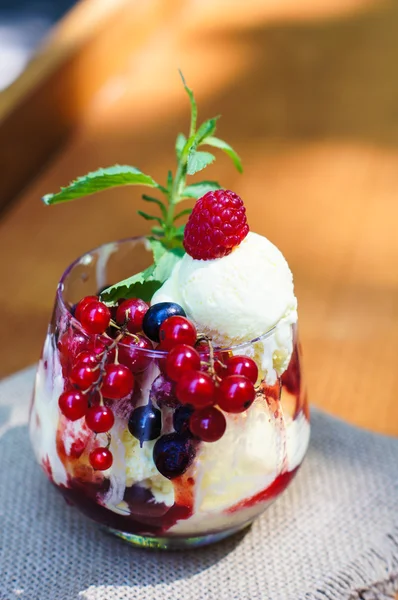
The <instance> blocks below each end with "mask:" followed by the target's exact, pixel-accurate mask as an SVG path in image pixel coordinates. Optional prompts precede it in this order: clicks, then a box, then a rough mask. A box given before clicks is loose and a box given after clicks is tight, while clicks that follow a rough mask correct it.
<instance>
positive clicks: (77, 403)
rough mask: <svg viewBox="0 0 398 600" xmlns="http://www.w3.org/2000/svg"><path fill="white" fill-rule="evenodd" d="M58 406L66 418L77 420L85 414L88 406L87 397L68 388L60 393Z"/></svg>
mask: <svg viewBox="0 0 398 600" xmlns="http://www.w3.org/2000/svg"><path fill="white" fill-rule="evenodd" d="M58 406H59V408H60V411H61V412H62V414H63V415H64V416H65V417H66V418H67V419H69V420H70V421H77V420H78V419H81V418H82V417H84V415H85V414H86V411H87V408H88V404H87V398H86V396H85V395H84V394H82V393H81V392H79V391H77V390H70V391H67V392H63V393H62V394H61V395H60V397H59V400H58Z"/></svg>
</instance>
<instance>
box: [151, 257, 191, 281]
mask: <svg viewBox="0 0 398 600" xmlns="http://www.w3.org/2000/svg"><path fill="white" fill-rule="evenodd" d="M183 255H184V249H183V248H173V249H172V250H168V251H167V252H165V253H164V254H163V255H162V257H161V259H160V260H159V262H158V263H157V264H156V265H155V270H154V273H153V277H154V278H155V279H157V280H159V281H161V282H162V283H163V282H164V281H166V279H168V278H169V277H170V275H171V272H172V270H173V268H174V265H176V264H177V263H178V261H179V260H181V258H182V256H183Z"/></svg>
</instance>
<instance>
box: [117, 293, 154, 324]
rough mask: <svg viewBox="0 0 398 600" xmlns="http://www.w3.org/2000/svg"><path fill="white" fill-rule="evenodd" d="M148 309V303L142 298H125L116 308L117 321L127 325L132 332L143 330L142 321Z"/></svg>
mask: <svg viewBox="0 0 398 600" xmlns="http://www.w3.org/2000/svg"><path fill="white" fill-rule="evenodd" d="M148 309H149V306H148V304H147V303H146V302H144V301H143V300H141V299H140V298H130V299H129V300H123V302H122V303H121V304H119V306H118V307H117V310H116V322H117V323H118V324H119V325H126V327H127V329H128V330H129V332H130V333H138V332H139V331H142V323H143V320H144V317H145V315H146V313H147V312H148Z"/></svg>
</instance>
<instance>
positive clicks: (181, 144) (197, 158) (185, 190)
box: [43, 71, 242, 304]
mask: <svg viewBox="0 0 398 600" xmlns="http://www.w3.org/2000/svg"><path fill="white" fill-rule="evenodd" d="M180 75H181V79H182V82H183V85H184V88H185V91H186V93H187V94H188V97H189V101H190V105H191V120H190V128H189V135H188V137H186V136H185V135H184V134H182V133H179V134H178V136H177V140H176V144H175V152H176V157H177V168H176V171H175V174H174V175H173V173H172V172H171V171H169V173H168V175H167V181H166V185H165V186H163V185H161V184H159V183H157V182H156V181H155V180H154V179H153V178H152V177H151V176H150V175H146V174H145V173H143V172H142V171H140V170H139V169H137V168H136V167H130V166H125V165H114V166H113V167H108V168H105V169H98V171H94V172H92V173H88V174H87V175H85V176H84V177H79V178H78V179H76V180H75V181H73V182H72V183H70V184H69V185H68V186H66V187H64V188H61V190H60V191H59V192H57V193H54V194H47V195H46V196H44V197H43V202H44V203H45V204H47V205H52V204H60V203H63V202H68V201H69V200H75V199H77V198H81V197H83V196H89V195H91V194H95V193H96V192H101V191H103V190H106V189H110V188H113V187H119V186H125V185H143V186H146V187H150V188H153V189H155V190H156V192H155V195H153V196H152V195H151V196H148V195H146V194H143V195H142V199H143V200H144V201H145V202H147V203H149V204H153V205H156V206H157V208H158V209H159V213H160V214H158V215H152V214H150V213H147V212H144V211H142V210H138V214H139V215H140V216H142V217H143V218H144V219H146V220H147V221H155V222H156V225H155V226H154V227H152V229H151V233H152V236H151V237H150V238H148V240H149V243H150V244H151V248H152V250H153V252H154V264H153V265H151V266H150V267H148V268H147V269H145V270H144V271H142V272H141V273H137V274H136V275H133V276H132V277H129V278H128V279H125V280H124V281H121V282H119V283H118V284H116V285H113V286H111V287H110V288H108V289H107V290H105V291H103V292H102V293H101V300H103V301H104V302H107V303H109V304H113V303H115V302H116V301H117V300H118V299H119V298H132V297H135V296H138V297H140V298H143V299H144V300H150V298H151V297H152V295H153V294H154V292H155V291H156V290H157V289H159V287H160V286H161V285H162V284H163V282H164V281H165V280H166V279H167V278H168V277H169V275H170V273H171V270H172V269H173V267H174V265H175V264H176V262H177V261H178V260H179V259H180V258H181V256H182V255H183V252H184V250H183V246H182V240H183V237H184V225H180V226H178V225H176V221H177V220H178V219H180V218H181V217H183V216H185V215H188V214H190V212H191V209H190V208H187V209H185V210H182V211H179V212H177V213H176V211H175V207H176V206H177V205H178V204H179V203H180V202H182V201H183V200H186V199H197V198H200V197H201V196H203V195H204V194H206V193H207V192H208V191H212V190H216V189H220V187H221V186H220V184H219V183H218V182H217V181H200V182H196V183H192V184H190V185H187V183H186V180H187V176H189V175H194V174H195V173H198V172H199V171H202V170H203V169H205V168H206V167H207V166H208V165H210V164H211V163H212V162H213V161H214V160H215V156H214V155H213V154H211V153H210V152H207V151H202V150H199V148H200V147H202V146H206V145H207V146H212V147H214V148H218V149H221V150H223V151H224V152H225V153H226V154H227V155H228V156H229V157H230V158H231V159H232V161H233V163H234V165H235V167H236V168H237V169H238V171H239V172H242V164H241V161H240V158H239V156H238V154H237V153H236V152H235V150H234V149H233V148H232V147H231V146H230V145H229V144H227V143H226V142H224V141H223V140H221V139H219V138H217V137H214V135H213V134H214V133H215V131H216V126H217V120H218V117H213V118H211V119H208V120H207V121H204V122H203V123H202V124H201V125H200V126H199V127H197V115H198V110H197V105H196V101H195V97H194V94H193V92H192V90H191V89H190V88H189V87H188V86H187V84H186V82H185V79H184V76H183V74H182V73H181V71H180ZM158 194H160V195H161V197H160V198H159V197H158ZM162 196H163V198H162ZM160 248H161V251H160Z"/></svg>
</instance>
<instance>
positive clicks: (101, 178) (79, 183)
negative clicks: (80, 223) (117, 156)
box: [43, 165, 160, 205]
mask: <svg viewBox="0 0 398 600" xmlns="http://www.w3.org/2000/svg"><path fill="white" fill-rule="evenodd" d="M122 185H147V186H149V187H160V186H159V184H157V183H156V181H154V180H153V179H152V177H150V176H149V175H145V173H142V172H141V171H140V170H139V169H136V168H135V167H129V166H125V165H124V166H123V165H115V166H113V167H108V168H106V169H98V171H94V172H92V173H88V175H85V176H84V177H79V178H78V179H76V180H75V181H73V182H72V183H71V184H70V185H68V186H67V187H64V188H61V191H60V192H58V193H56V194H47V195H46V196H44V197H43V202H44V203H45V204H47V205H49V204H59V203H61V202H67V201H68V200H74V199H75V198H81V197H82V196H89V195H90V194H95V193H96V192H102V191H103V190H106V189H108V188H112V187H118V186H122Z"/></svg>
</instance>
